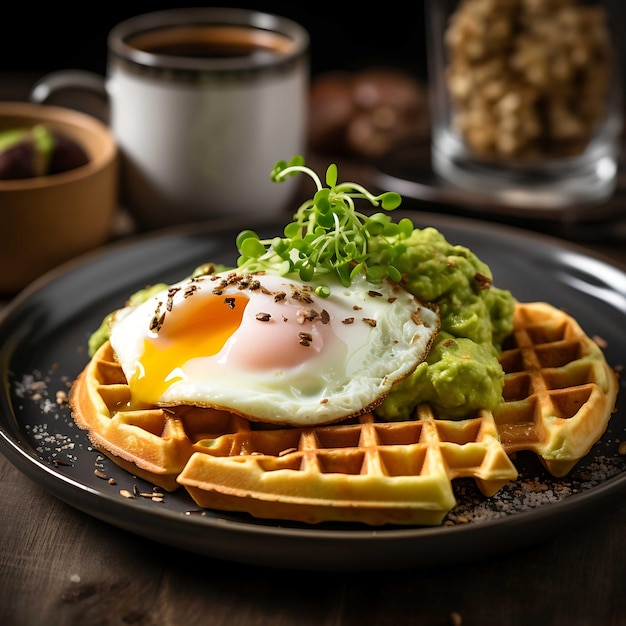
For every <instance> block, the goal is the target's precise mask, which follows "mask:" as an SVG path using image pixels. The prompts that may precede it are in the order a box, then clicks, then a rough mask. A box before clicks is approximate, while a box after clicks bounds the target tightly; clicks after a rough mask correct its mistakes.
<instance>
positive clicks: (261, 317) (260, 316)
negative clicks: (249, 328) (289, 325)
mask: <svg viewBox="0 0 626 626" xmlns="http://www.w3.org/2000/svg"><path fill="white" fill-rule="evenodd" d="M255 317H256V319H258V320H259V322H269V321H271V319H272V316H271V315H270V314H269V313H257V314H256V316H255Z"/></svg>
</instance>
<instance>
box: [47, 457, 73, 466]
mask: <svg viewBox="0 0 626 626" xmlns="http://www.w3.org/2000/svg"><path fill="white" fill-rule="evenodd" d="M52 464H53V465H64V466H67V467H72V464H71V463H70V462H69V461H66V460H65V459H52Z"/></svg>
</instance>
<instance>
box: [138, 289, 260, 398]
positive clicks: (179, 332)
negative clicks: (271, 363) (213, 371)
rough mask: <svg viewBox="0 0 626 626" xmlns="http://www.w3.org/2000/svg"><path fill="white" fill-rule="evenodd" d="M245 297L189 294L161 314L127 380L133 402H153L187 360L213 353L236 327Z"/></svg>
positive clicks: (179, 376) (177, 375) (179, 375)
mask: <svg viewBox="0 0 626 626" xmlns="http://www.w3.org/2000/svg"><path fill="white" fill-rule="evenodd" d="M248 302H249V298H248V297H247V296H246V295H244V294H229V295H228V296H225V295H219V296H218V295H214V294H207V295H204V294H203V296H202V297H199V296H194V295H191V296H190V297H188V298H186V299H185V300H183V301H181V302H179V303H177V304H176V305H175V306H174V308H173V310H172V311H170V312H168V313H166V314H165V319H164V322H163V325H162V326H161V328H160V329H159V331H158V334H157V335H156V336H155V337H152V338H150V339H145V340H144V351H143V354H142V356H141V358H140V360H139V362H138V363H137V369H136V370H135V373H134V375H133V376H132V377H131V380H130V387H131V390H132V402H133V404H141V403H147V404H154V403H156V402H157V401H158V399H159V397H160V396H161V395H162V394H163V392H164V391H165V390H166V389H167V388H168V387H169V386H170V385H171V384H172V383H173V382H174V381H176V380H179V379H181V378H182V375H181V374H180V372H179V368H180V366H181V365H182V364H184V363H186V362H187V361H189V360H190V359H193V358H195V357H200V356H213V355H215V354H217V353H218V352H219V351H220V350H221V349H222V348H223V346H224V344H225V343H226V341H227V340H228V338H229V337H230V336H231V335H232V334H233V333H234V332H235V331H236V330H237V329H238V328H239V326H240V325H241V320H242V317H243V313H244V310H245V308H246V306H247V304H248Z"/></svg>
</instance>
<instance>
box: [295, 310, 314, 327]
mask: <svg viewBox="0 0 626 626" xmlns="http://www.w3.org/2000/svg"><path fill="white" fill-rule="evenodd" d="M318 317H319V313H318V312H317V311H316V310H315V309H310V308H306V309H298V313H297V314H296V321H297V322H298V324H304V322H313V321H315V320H316V319H317V318H318Z"/></svg>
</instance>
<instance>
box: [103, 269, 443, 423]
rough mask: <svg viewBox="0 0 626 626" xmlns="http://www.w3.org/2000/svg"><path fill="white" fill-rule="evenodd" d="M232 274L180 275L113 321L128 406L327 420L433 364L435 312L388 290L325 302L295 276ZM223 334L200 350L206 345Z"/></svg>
mask: <svg viewBox="0 0 626 626" xmlns="http://www.w3.org/2000/svg"><path fill="white" fill-rule="evenodd" d="M234 276H236V274H235V273H234V272H222V273H221V274H213V275H207V276H203V277H198V278H189V279H185V280H183V281H181V282H179V283H177V284H175V285H172V286H171V287H170V288H168V289H165V290H163V291H162V292H160V293H157V294H156V295H155V296H153V297H152V298H150V299H149V300H147V301H146V302H144V303H142V304H140V305H137V306H129V307H126V308H124V309H122V310H120V311H119V312H117V314H116V315H114V316H113V318H112V321H111V335H110V341H111V344H112V347H113V350H114V352H115V354H116V356H117V358H118V360H119V362H120V364H121V367H122V369H123V371H124V374H125V375H126V378H127V380H128V382H129V385H130V388H131V396H132V400H131V403H133V404H136V405H143V404H156V405H177V404H192V405H197V406H203V407H213V408H217V409H222V410H227V411H230V412H233V413H236V414H239V415H242V416H244V417H246V418H248V419H250V420H256V421H262V422H272V423H277V424H289V425H315V424H324V423H331V422H335V421H338V420H341V419H344V418H347V417H350V416H353V415H358V414H360V413H363V412H365V411H368V410H372V409H373V408H374V407H375V406H377V405H378V404H379V403H380V402H382V400H383V399H384V397H385V396H386V395H387V394H388V393H389V391H390V389H391V387H392V386H393V384H394V383H395V382H396V381H398V380H400V379H402V378H404V377H406V376H408V375H409V374H410V373H411V372H412V371H413V370H414V369H415V368H416V366H417V365H418V364H419V363H420V362H421V361H422V360H424V359H425V358H426V356H427V355H428V352H429V350H430V346H431V344H432V342H433V340H434V338H435V336H436V334H437V332H438V330H439V325H440V322H439V315H438V313H437V311H436V310H434V309H431V308H429V307H426V306H424V305H422V304H421V303H420V302H418V301H417V300H416V298H415V297H414V296H413V295H412V294H410V293H409V292H407V291H406V290H405V289H403V288H401V287H399V286H398V285H396V284H393V283H391V282H383V283H382V284H380V285H372V284H371V283H369V282H367V280H366V279H365V278H364V277H363V276H358V277H356V279H355V280H354V281H353V282H352V284H351V285H350V286H349V287H344V286H342V285H340V284H339V283H336V284H335V283H333V284H330V287H331V295H330V296H329V297H327V298H320V297H318V296H316V295H315V294H314V293H313V291H312V289H311V285H306V284H302V283H300V282H299V281H296V280H292V279H290V278H285V277H281V276H277V275H272V274H261V275H254V276H248V275H246V276H244V277H242V276H241V275H237V277H236V278H235V279H233V277H234ZM227 283H230V284H227ZM313 287H314V285H313ZM282 294H284V297H283V295H282ZM237 298H238V300H237V302H236V303H235V299H237ZM241 298H248V299H249V301H248V303H247V305H246V306H245V308H244V304H245V303H244V302H243V300H242V299H241ZM214 310H215V313H213V311H214ZM205 314H206V315H208V317H205ZM210 315H216V316H217V317H210ZM220 320H222V321H220ZM223 320H226V321H223ZM222 322H223V323H224V324H225V326H224V327H222V326H220V324H222ZM187 332H189V335H190V337H187V338H185V335H186V333H187ZM220 332H222V333H223V336H222V339H220V340H219V341H217V343H216V344H213V343H210V347H209V349H208V350H206V352H207V353H203V352H202V350H203V347H202V343H203V342H204V340H205V339H206V340H207V341H209V342H213V341H214V337H216V336H217V333H220ZM192 333H193V336H191V335H192Z"/></svg>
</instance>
